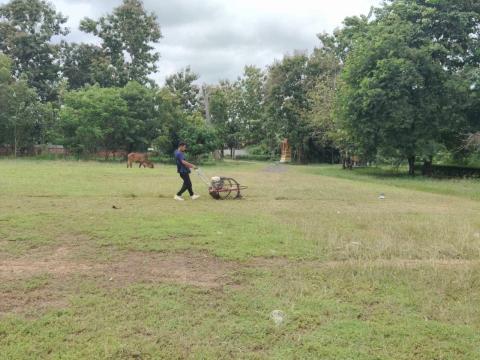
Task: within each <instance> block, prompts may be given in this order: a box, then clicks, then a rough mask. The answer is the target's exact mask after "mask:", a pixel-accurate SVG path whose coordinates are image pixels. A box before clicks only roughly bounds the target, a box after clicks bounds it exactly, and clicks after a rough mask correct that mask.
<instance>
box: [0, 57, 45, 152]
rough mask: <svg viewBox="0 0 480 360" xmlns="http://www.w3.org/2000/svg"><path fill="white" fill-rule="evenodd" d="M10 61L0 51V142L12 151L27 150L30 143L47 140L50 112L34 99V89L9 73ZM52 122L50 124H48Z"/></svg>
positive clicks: (35, 97) (29, 150)
mask: <svg viewBox="0 0 480 360" xmlns="http://www.w3.org/2000/svg"><path fill="white" fill-rule="evenodd" d="M12 66H13V64H12V61H11V60H10V59H9V58H8V57H7V56H5V55H3V54H0V108H1V109H2V110H1V111H0V144H5V145H9V146H10V148H11V150H12V152H13V154H14V155H15V156H16V155H17V154H22V153H31V152H32V150H33V146H34V145H36V144H39V143H44V142H45V141H46V140H48V137H47V135H48V131H49V130H51V128H50V127H49V125H52V124H51V118H52V117H51V116H49V115H50V114H52V112H49V111H48V110H49V109H50V106H49V105H43V104H41V103H40V102H39V100H38V95H37V93H36V92H35V89H33V88H31V87H29V85H28V82H27V81H26V80H25V79H24V78H21V79H20V80H17V79H15V78H14V77H13V76H12V75H11V68H12ZM52 126H53V125H52Z"/></svg>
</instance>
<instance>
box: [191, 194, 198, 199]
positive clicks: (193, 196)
mask: <svg viewBox="0 0 480 360" xmlns="http://www.w3.org/2000/svg"><path fill="white" fill-rule="evenodd" d="M199 197H200V195H197V194H194V195H192V200H197V199H198V198H199Z"/></svg>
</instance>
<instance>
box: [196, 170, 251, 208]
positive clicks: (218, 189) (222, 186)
mask: <svg viewBox="0 0 480 360" xmlns="http://www.w3.org/2000/svg"><path fill="white" fill-rule="evenodd" d="M195 171H196V173H197V175H198V177H199V178H200V179H201V180H202V181H203V182H204V183H205V184H206V185H207V186H208V192H209V194H210V196H211V197H213V198H214V199H216V200H226V199H241V197H242V194H241V193H240V191H241V190H245V189H246V188H247V187H246V186H243V185H240V184H239V183H238V182H237V181H236V180H235V179H232V178H229V177H221V176H214V177H212V178H211V179H210V180H208V178H207V177H206V176H205V174H203V172H202V171H201V170H200V169H196V170H195Z"/></svg>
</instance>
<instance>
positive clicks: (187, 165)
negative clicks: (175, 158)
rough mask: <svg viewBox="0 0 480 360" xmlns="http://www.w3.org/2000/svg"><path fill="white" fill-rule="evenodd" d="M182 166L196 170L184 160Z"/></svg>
mask: <svg viewBox="0 0 480 360" xmlns="http://www.w3.org/2000/svg"><path fill="white" fill-rule="evenodd" d="M182 164H183V165H185V166H186V167H187V168H190V169H196V168H197V167H196V166H195V165H193V164H191V163H189V162H188V161H186V160H182Z"/></svg>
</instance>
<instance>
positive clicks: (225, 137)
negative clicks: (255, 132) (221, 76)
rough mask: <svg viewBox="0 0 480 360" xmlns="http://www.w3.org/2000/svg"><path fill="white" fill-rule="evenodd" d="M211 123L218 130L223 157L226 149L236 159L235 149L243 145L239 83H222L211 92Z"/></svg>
mask: <svg viewBox="0 0 480 360" xmlns="http://www.w3.org/2000/svg"><path fill="white" fill-rule="evenodd" d="M208 103H209V110H210V121H211V123H212V125H213V126H214V127H215V128H216V130H217V134H218V138H219V141H220V144H219V145H220V148H221V151H222V155H223V149H224V148H225V147H227V148H229V149H230V156H231V157H232V158H235V149H237V148H238V147H240V146H241V145H242V143H243V141H242V140H243V139H242V136H243V134H244V132H245V129H244V128H242V123H241V119H240V104H241V92H240V88H239V86H238V83H231V82H229V81H221V82H220V84H218V86H216V87H212V88H211V89H210V91H209V101H208Z"/></svg>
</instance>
